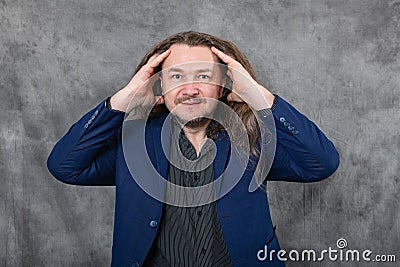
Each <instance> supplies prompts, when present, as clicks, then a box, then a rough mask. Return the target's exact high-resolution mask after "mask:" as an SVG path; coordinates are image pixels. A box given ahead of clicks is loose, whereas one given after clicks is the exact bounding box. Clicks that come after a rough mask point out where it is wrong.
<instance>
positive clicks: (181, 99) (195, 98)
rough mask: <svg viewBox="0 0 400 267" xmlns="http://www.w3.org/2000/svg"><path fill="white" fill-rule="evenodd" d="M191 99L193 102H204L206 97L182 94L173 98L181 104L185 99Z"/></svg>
mask: <svg viewBox="0 0 400 267" xmlns="http://www.w3.org/2000/svg"><path fill="white" fill-rule="evenodd" d="M189 100H190V101H191V102H193V103H205V102H206V99H204V98H200V97H191V96H182V97H179V98H177V99H176V100H175V104H181V103H183V102H185V101H189Z"/></svg>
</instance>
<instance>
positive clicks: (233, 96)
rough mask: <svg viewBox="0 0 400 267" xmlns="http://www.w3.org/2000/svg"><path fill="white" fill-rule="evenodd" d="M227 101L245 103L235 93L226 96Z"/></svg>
mask: <svg viewBox="0 0 400 267" xmlns="http://www.w3.org/2000/svg"><path fill="white" fill-rule="evenodd" d="M226 100H228V102H243V100H242V99H241V98H240V97H239V96H238V95H237V94H235V93H233V92H232V93H230V94H229V95H227V96H226Z"/></svg>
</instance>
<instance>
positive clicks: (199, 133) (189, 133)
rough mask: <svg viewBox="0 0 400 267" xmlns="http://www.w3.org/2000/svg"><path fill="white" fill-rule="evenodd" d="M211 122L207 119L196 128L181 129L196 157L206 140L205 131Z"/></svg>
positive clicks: (185, 127)
mask: <svg viewBox="0 0 400 267" xmlns="http://www.w3.org/2000/svg"><path fill="white" fill-rule="evenodd" d="M210 122H211V120H210V119H207V121H205V122H204V123H202V124H200V125H198V126H197V127H187V126H184V127H183V128H182V131H183V133H184V134H185V136H186V138H187V139H188V140H189V141H190V143H192V145H193V147H194V148H195V149H196V153H197V156H198V155H199V154H200V150H201V147H202V146H203V144H204V142H205V140H206V130H207V127H208V125H209V124H210Z"/></svg>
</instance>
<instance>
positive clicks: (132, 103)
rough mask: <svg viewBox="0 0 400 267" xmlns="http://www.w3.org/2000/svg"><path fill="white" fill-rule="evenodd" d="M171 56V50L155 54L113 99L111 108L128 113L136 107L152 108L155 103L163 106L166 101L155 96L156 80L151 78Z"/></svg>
mask: <svg viewBox="0 0 400 267" xmlns="http://www.w3.org/2000/svg"><path fill="white" fill-rule="evenodd" d="M169 54H170V50H169V49H168V50H167V51H165V52H163V53H161V54H154V55H153V56H152V57H151V58H150V59H149V60H148V61H147V63H146V64H145V65H144V66H143V67H142V68H140V70H139V71H138V72H137V73H136V74H135V75H134V76H133V78H132V79H131V80H130V82H129V83H128V84H127V85H126V86H125V87H124V88H123V89H121V90H119V91H118V92H117V93H116V94H114V95H113V96H112V97H111V99H110V101H111V107H112V108H113V109H115V110H120V111H123V112H128V111H129V110H131V109H133V108H136V107H152V106H154V104H155V103H157V104H162V103H163V101H164V100H163V98H162V96H155V95H154V93H153V89H152V87H153V85H154V82H155V81H156V78H152V79H150V78H151V77H152V76H153V75H154V70H155V68H156V67H157V66H158V65H160V64H161V62H163V61H164V60H165V59H166V58H167V57H168V55H169ZM149 79H150V80H149ZM128 109H129V110H128Z"/></svg>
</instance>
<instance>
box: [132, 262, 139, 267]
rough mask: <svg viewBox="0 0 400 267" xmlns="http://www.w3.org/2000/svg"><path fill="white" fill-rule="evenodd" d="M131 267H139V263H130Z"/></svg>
mask: <svg viewBox="0 0 400 267" xmlns="http://www.w3.org/2000/svg"><path fill="white" fill-rule="evenodd" d="M132 267H140V264H139V262H137V261H135V262H134V263H132Z"/></svg>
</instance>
